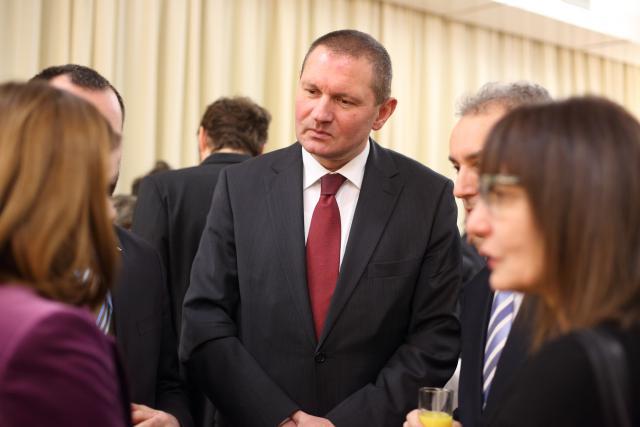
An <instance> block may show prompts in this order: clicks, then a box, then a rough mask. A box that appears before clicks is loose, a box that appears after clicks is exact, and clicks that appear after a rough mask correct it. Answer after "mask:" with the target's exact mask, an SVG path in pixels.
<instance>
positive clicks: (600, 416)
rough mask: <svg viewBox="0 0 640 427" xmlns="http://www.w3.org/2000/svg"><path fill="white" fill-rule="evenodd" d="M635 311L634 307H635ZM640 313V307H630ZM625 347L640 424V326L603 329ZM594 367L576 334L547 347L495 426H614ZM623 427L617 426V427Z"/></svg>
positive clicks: (492, 421)
mask: <svg viewBox="0 0 640 427" xmlns="http://www.w3.org/2000/svg"><path fill="white" fill-rule="evenodd" d="M632 307H633V308H632ZM629 309H630V310H638V305H637V303H636V304H635V305H634V306H630V307H629ZM600 327H601V328H603V329H604V330H605V331H607V332H608V333H610V334H611V335H612V336H614V337H615V338H616V339H617V340H618V342H619V343H620V344H621V345H622V348H623V350H624V353H625V359H626V370H627V386H628V389H627V393H628V394H627V396H628V398H629V399H628V407H627V410H628V411H629V419H630V422H631V424H630V425H632V426H636V427H637V426H640V324H638V323H635V324H634V325H632V326H631V327H629V328H625V329H621V328H620V327H616V326H614V325H612V324H610V323H608V324H602V325H600ZM601 391H602V390H601V389H600V387H599V386H598V381H597V379H596V374H595V370H594V367H593V365H592V363H591V361H590V360H589V357H588V355H587V351H586V350H585V348H584V344H583V343H581V342H580V340H579V339H578V337H577V335H576V334H575V333H569V334H565V335H562V336H560V337H557V338H555V339H553V340H551V341H549V342H548V343H545V344H544V345H543V346H542V347H541V348H540V350H538V351H537V352H536V353H535V354H532V355H531V358H530V359H529V360H528V361H527V362H526V363H525V366H524V367H523V368H522V370H521V372H520V374H519V375H518V377H517V378H516V379H515V380H514V381H513V382H512V383H511V384H510V386H509V388H508V390H507V392H506V393H505V399H504V401H503V402H501V404H500V406H499V407H498V408H496V409H495V410H494V411H492V414H491V415H490V416H489V417H488V420H489V423H488V424H489V425H490V426H491V427H494V426H495V427H510V426H519V427H538V426H545V427H547V426H548V427H564V426H580V427H600V426H612V427H613V426H614V424H613V420H612V419H611V416H610V414H609V413H607V411H605V410H603V404H602V398H601V397H600V392H601ZM615 425H616V426H617V424H615Z"/></svg>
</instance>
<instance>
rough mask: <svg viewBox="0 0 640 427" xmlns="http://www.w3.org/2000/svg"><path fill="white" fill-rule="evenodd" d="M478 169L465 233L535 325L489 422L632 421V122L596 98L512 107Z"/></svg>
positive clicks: (636, 161)
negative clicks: (525, 354)
mask: <svg viewBox="0 0 640 427" xmlns="http://www.w3.org/2000/svg"><path fill="white" fill-rule="evenodd" d="M480 169H481V174H482V175H481V184H480V185H481V188H480V190H481V191H480V192H481V199H482V201H481V202H480V203H479V205H478V206H476V208H475V209H474V211H473V212H472V214H471V216H470V217H469V218H468V222H467V231H468V232H469V233H473V234H474V235H475V236H477V237H479V238H481V239H482V242H481V244H480V248H479V249H480V253H481V254H482V255H484V256H485V257H487V263H488V266H489V268H490V269H491V277H490V283H491V287H492V288H493V289H494V290H496V291H520V292H526V293H528V294H530V295H532V298H531V299H530V301H532V304H531V305H528V306H527V307H524V306H523V307H522V309H523V310H527V314H528V315H530V316H533V322H532V323H531V324H533V325H535V337H534V345H533V349H532V353H531V356H530V359H529V361H528V362H527V365H526V366H525V368H524V369H523V372H522V373H521V375H520V376H519V377H518V378H515V379H514V381H513V382H512V384H511V390H510V391H509V393H506V395H508V396H509V397H508V398H507V399H506V400H505V401H504V402H503V404H502V407H501V408H500V409H499V410H497V411H496V412H495V414H494V416H493V418H492V419H489V420H487V421H488V424H489V425H490V426H543V425H544V426H604V425H615V426H620V425H629V426H631V425H634V426H637V425H640V401H639V398H638V396H640V123H638V121H637V120H636V119H634V118H633V117H632V116H631V115H630V114H629V113H628V112H627V111H625V110H624V109H623V108H622V107H620V106H618V105H617V104H614V103H612V102H610V101H607V100H605V99H601V98H595V97H585V98H572V99H569V100H566V101H563V102H557V103H551V104H546V105H538V106H527V107H521V108H519V109H517V110H514V111H513V112H511V113H509V114H508V115H506V116H505V117H504V118H503V119H502V120H501V121H500V122H498V123H497V124H496V126H495V127H494V129H493V130H492V132H491V133H490V135H489V137H488V139H487V143H486V145H485V148H484V151H483V155H482V160H481V168H480ZM594 333H595V334H596V335H597V337H598V338H597V341H596V340H595V339H594V338H593V337H594ZM603 337H604V338H603ZM602 339H606V343H607V344H606V346H605V348H606V349H607V350H606V351H605V352H604V353H603V352H597V354H598V355H599V356H601V357H603V358H602V359H601V361H600V362H601V363H599V364H598V363H595V362H594V360H593V359H592V355H593V354H596V351H595V349H596V348H598V346H597V345H596V344H597V343H598V342H601V341H600V340H602ZM611 348H617V349H618V350H619V352H618V353H617V354H615V357H613V356H611V353H607V352H608V351H611ZM603 354H606V356H603ZM612 368H615V369H617V370H618V375H619V376H616V375H615V374H612V373H611V369H612ZM603 379H604V381H610V383H609V385H608V386H604V385H603V384H604V381H602V380H603ZM625 383H626V384H625ZM611 384H613V386H612V385H611ZM615 392H619V394H618V395H617V396H618V397H617V398H614V399H609V398H611V397H613V396H614V395H615ZM608 400H610V401H608ZM609 404H610V405H611V406H608V405H609ZM625 419H626V424H625V421H623V420H625ZM412 420H415V413H412V414H410V416H409V417H408V422H407V425H411V426H412V427H413V425H414V424H412V423H411V421H412Z"/></svg>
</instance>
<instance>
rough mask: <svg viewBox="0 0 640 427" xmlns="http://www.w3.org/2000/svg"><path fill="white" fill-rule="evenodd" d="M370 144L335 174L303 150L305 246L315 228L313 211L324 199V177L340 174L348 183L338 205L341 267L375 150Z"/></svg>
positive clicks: (339, 196) (340, 193) (344, 185)
mask: <svg viewBox="0 0 640 427" xmlns="http://www.w3.org/2000/svg"><path fill="white" fill-rule="evenodd" d="M369 144H370V142H369V141H368V140H367V144H366V146H365V148H364V150H362V152H361V153H360V154H358V155H357V156H356V157H354V158H353V159H351V160H350V161H349V163H347V164H346V165H344V166H343V167H341V168H340V169H338V170H337V171H335V172H331V171H329V170H327V169H325V168H324V167H323V166H322V165H321V164H320V163H318V161H317V160H316V159H315V158H314V157H313V156H312V155H311V154H310V153H309V152H308V151H307V150H305V149H304V147H302V165H303V173H302V200H303V204H304V241H305V244H306V242H307V237H308V236H309V227H310V226H311V217H312V216H313V211H314V209H315V208H316V205H317V204H318V200H320V178H322V177H323V176H324V175H326V174H328V173H339V174H340V175H342V176H344V177H345V178H346V180H345V182H344V184H342V186H341V187H340V189H339V190H338V192H337V193H336V202H337V203H338V209H339V210H340V264H342V258H343V257H344V251H345V248H346V247H347V240H348V238H349V231H350V230H351V223H352V222H353V214H354V212H355V210H356V204H357V203H358V197H359V196H360V187H361V186H362V178H363V177H364V167H365V165H366V164H367V158H368V157H369V151H370V150H371V148H370V147H369Z"/></svg>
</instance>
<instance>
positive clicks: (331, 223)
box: [307, 174, 345, 338]
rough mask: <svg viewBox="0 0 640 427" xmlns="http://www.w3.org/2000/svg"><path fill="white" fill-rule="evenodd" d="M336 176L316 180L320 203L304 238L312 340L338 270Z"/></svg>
mask: <svg viewBox="0 0 640 427" xmlns="http://www.w3.org/2000/svg"><path fill="white" fill-rule="evenodd" d="M344 180H345V177H344V176H342V175H340V174H327V175H325V176H323V177H322V178H320V200H318V204H317V205H316V208H315V209H314V211H313V216H312V217H311V226H310V227H309V235H308V236H307V284H308V285H309V299H310V300H311V310H312V311H313V323H314V324H315V327H316V338H319V337H320V334H321V333H322V328H323V327H324V321H325V319H326V317H327V311H328V310H329V303H330V302H331V296H332V295H333V291H334V289H335V288H336V282H337V281H338V271H339V269H340V210H339V209H338V203H336V193H337V192H338V189H339V188H340V186H341V185H342V183H343V182H344Z"/></svg>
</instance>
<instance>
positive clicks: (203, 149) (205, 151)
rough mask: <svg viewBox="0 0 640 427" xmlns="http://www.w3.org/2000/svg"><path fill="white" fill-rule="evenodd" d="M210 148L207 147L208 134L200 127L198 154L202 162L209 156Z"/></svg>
mask: <svg viewBox="0 0 640 427" xmlns="http://www.w3.org/2000/svg"><path fill="white" fill-rule="evenodd" d="M209 151H210V149H209V146H208V145H207V132H205V130H204V128H203V127H202V126H200V128H199V129H198V153H199V154H200V161H203V160H204V159H205V158H206V157H207V156H208V155H209Z"/></svg>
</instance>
